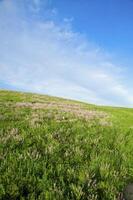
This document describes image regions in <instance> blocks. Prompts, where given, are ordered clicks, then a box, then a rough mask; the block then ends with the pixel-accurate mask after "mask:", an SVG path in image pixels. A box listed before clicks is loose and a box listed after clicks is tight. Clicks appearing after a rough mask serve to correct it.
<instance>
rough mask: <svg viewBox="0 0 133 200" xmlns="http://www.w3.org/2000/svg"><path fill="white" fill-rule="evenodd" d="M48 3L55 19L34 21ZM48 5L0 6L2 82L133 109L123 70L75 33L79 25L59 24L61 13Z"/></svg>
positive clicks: (6, 0) (36, 1)
mask: <svg viewBox="0 0 133 200" xmlns="http://www.w3.org/2000/svg"><path fill="white" fill-rule="evenodd" d="M26 2H28V4H26ZM42 2H45V6H44V7H43V9H44V10H43V11H44V12H45V11H46V12H47V14H48V13H49V16H50V17H49V19H48V18H47V19H46V18H45V16H43V15H42V16H41V18H40V17H39V18H38V17H34V14H35V13H34V12H36V15H37V16H38V15H40V9H42V5H41V3H42ZM47 3H48V2H47V1H41V0H34V1H33V2H32V4H31V3H29V1H23V3H21V4H20V3H18V1H15V0H14V1H9V0H4V1H2V2H1V3H0V44H1V45H0V58H1V59H0V82H3V84H8V85H11V86H13V87H15V88H18V89H23V90H27V91H34V92H40V93H47V94H51V95H56V96H63V97H68V98H73V99H79V100H84V101H88V102H91V103H97V104H111V105H126V106H132V105H133V95H132V94H133V93H132V91H131V89H128V88H127V87H126V86H125V84H124V79H123V72H121V67H120V66H117V64H116V63H114V62H113V60H112V59H111V57H110V56H109V55H108V54H107V53H106V52H105V51H104V50H102V49H101V48H100V47H99V46H95V45H93V44H92V43H91V42H90V41H88V40H87V38H85V37H84V36H83V35H81V34H80V33H78V32H74V30H73V28H72V25H71V21H72V20H73V19H67V18H66V19H64V20H62V23H60V24H57V23H56V22H55V21H54V17H55V16H54V17H53V14H54V15H55V13H56V14H57V12H55V13H53V12H54V10H55V11H56V9H51V10H50V9H47V6H46V5H47ZM25 7H27V9H25ZM31 8H32V9H33V10H31ZM29 13H30V14H31V13H32V15H29Z"/></svg>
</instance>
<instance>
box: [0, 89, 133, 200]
mask: <svg viewBox="0 0 133 200" xmlns="http://www.w3.org/2000/svg"><path fill="white" fill-rule="evenodd" d="M20 102H25V103H28V102H30V103H32V104H29V105H30V106H17V103H20ZM46 102H54V103H58V104H57V107H56V108H55V107H54V108H53V107H49V108H46V106H44V107H42V105H43V103H46ZM36 103H41V104H39V105H41V108H40V107H37V106H35V105H36ZM62 103H63V106H64V105H65V104H66V107H67V110H66V111H63V110H62V109H59V108H58V107H59V104H62ZM77 104H78V105H79V106H81V107H82V108H81V109H79V112H82V110H83V111H84V109H86V111H87V113H88V111H100V112H104V113H106V114H107V116H108V117H105V118H103V119H104V121H105V122H106V123H103V124H102V123H101V117H100V115H98V117H96V116H94V117H93V118H90V119H88V118H87V119H86V118H85V117H84V115H83V116H82V115H78V116H76V114H75V112H71V110H68V107H69V108H71V109H72V107H73V108H74V106H75V105H77ZM37 105H38V104H37ZM68 105H69V106H68ZM71 105H72V106H71ZM61 108H62V107H61ZM63 108H64V107H63ZM76 108H77V107H76ZM84 112H85V111H84ZM92 113H93V112H92ZM105 116H106V115H105ZM132 116H133V110H132V109H124V108H111V107H98V106H95V105H87V104H84V103H80V102H76V101H69V100H64V99H61V98H55V97H49V96H43V95H36V94H26V93H18V92H10V91H0V134H1V135H0V136H1V137H0V161H1V163H0V174H1V178H0V199H3V200H10V199H11V200H15V199H16V200H17V199H21V200H24V199H30V200H34V199H40V200H43V199H44V200H45V199H48V200H51V199H52V200H54V199H55V200H56V199H57V200H60V199H62V200H64V199H65V200H67V199H76V200H82V199H83V200H84V199H85V200H86V199H88V200H95V199H96V200H100V199H101V200H115V199H118V196H119V194H120V192H121V191H122V190H123V188H124V186H125V185H126V184H127V183H128V182H132V179H133V157H132V152H133V145H132V142H133V129H132V127H133V117H132Z"/></svg>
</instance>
